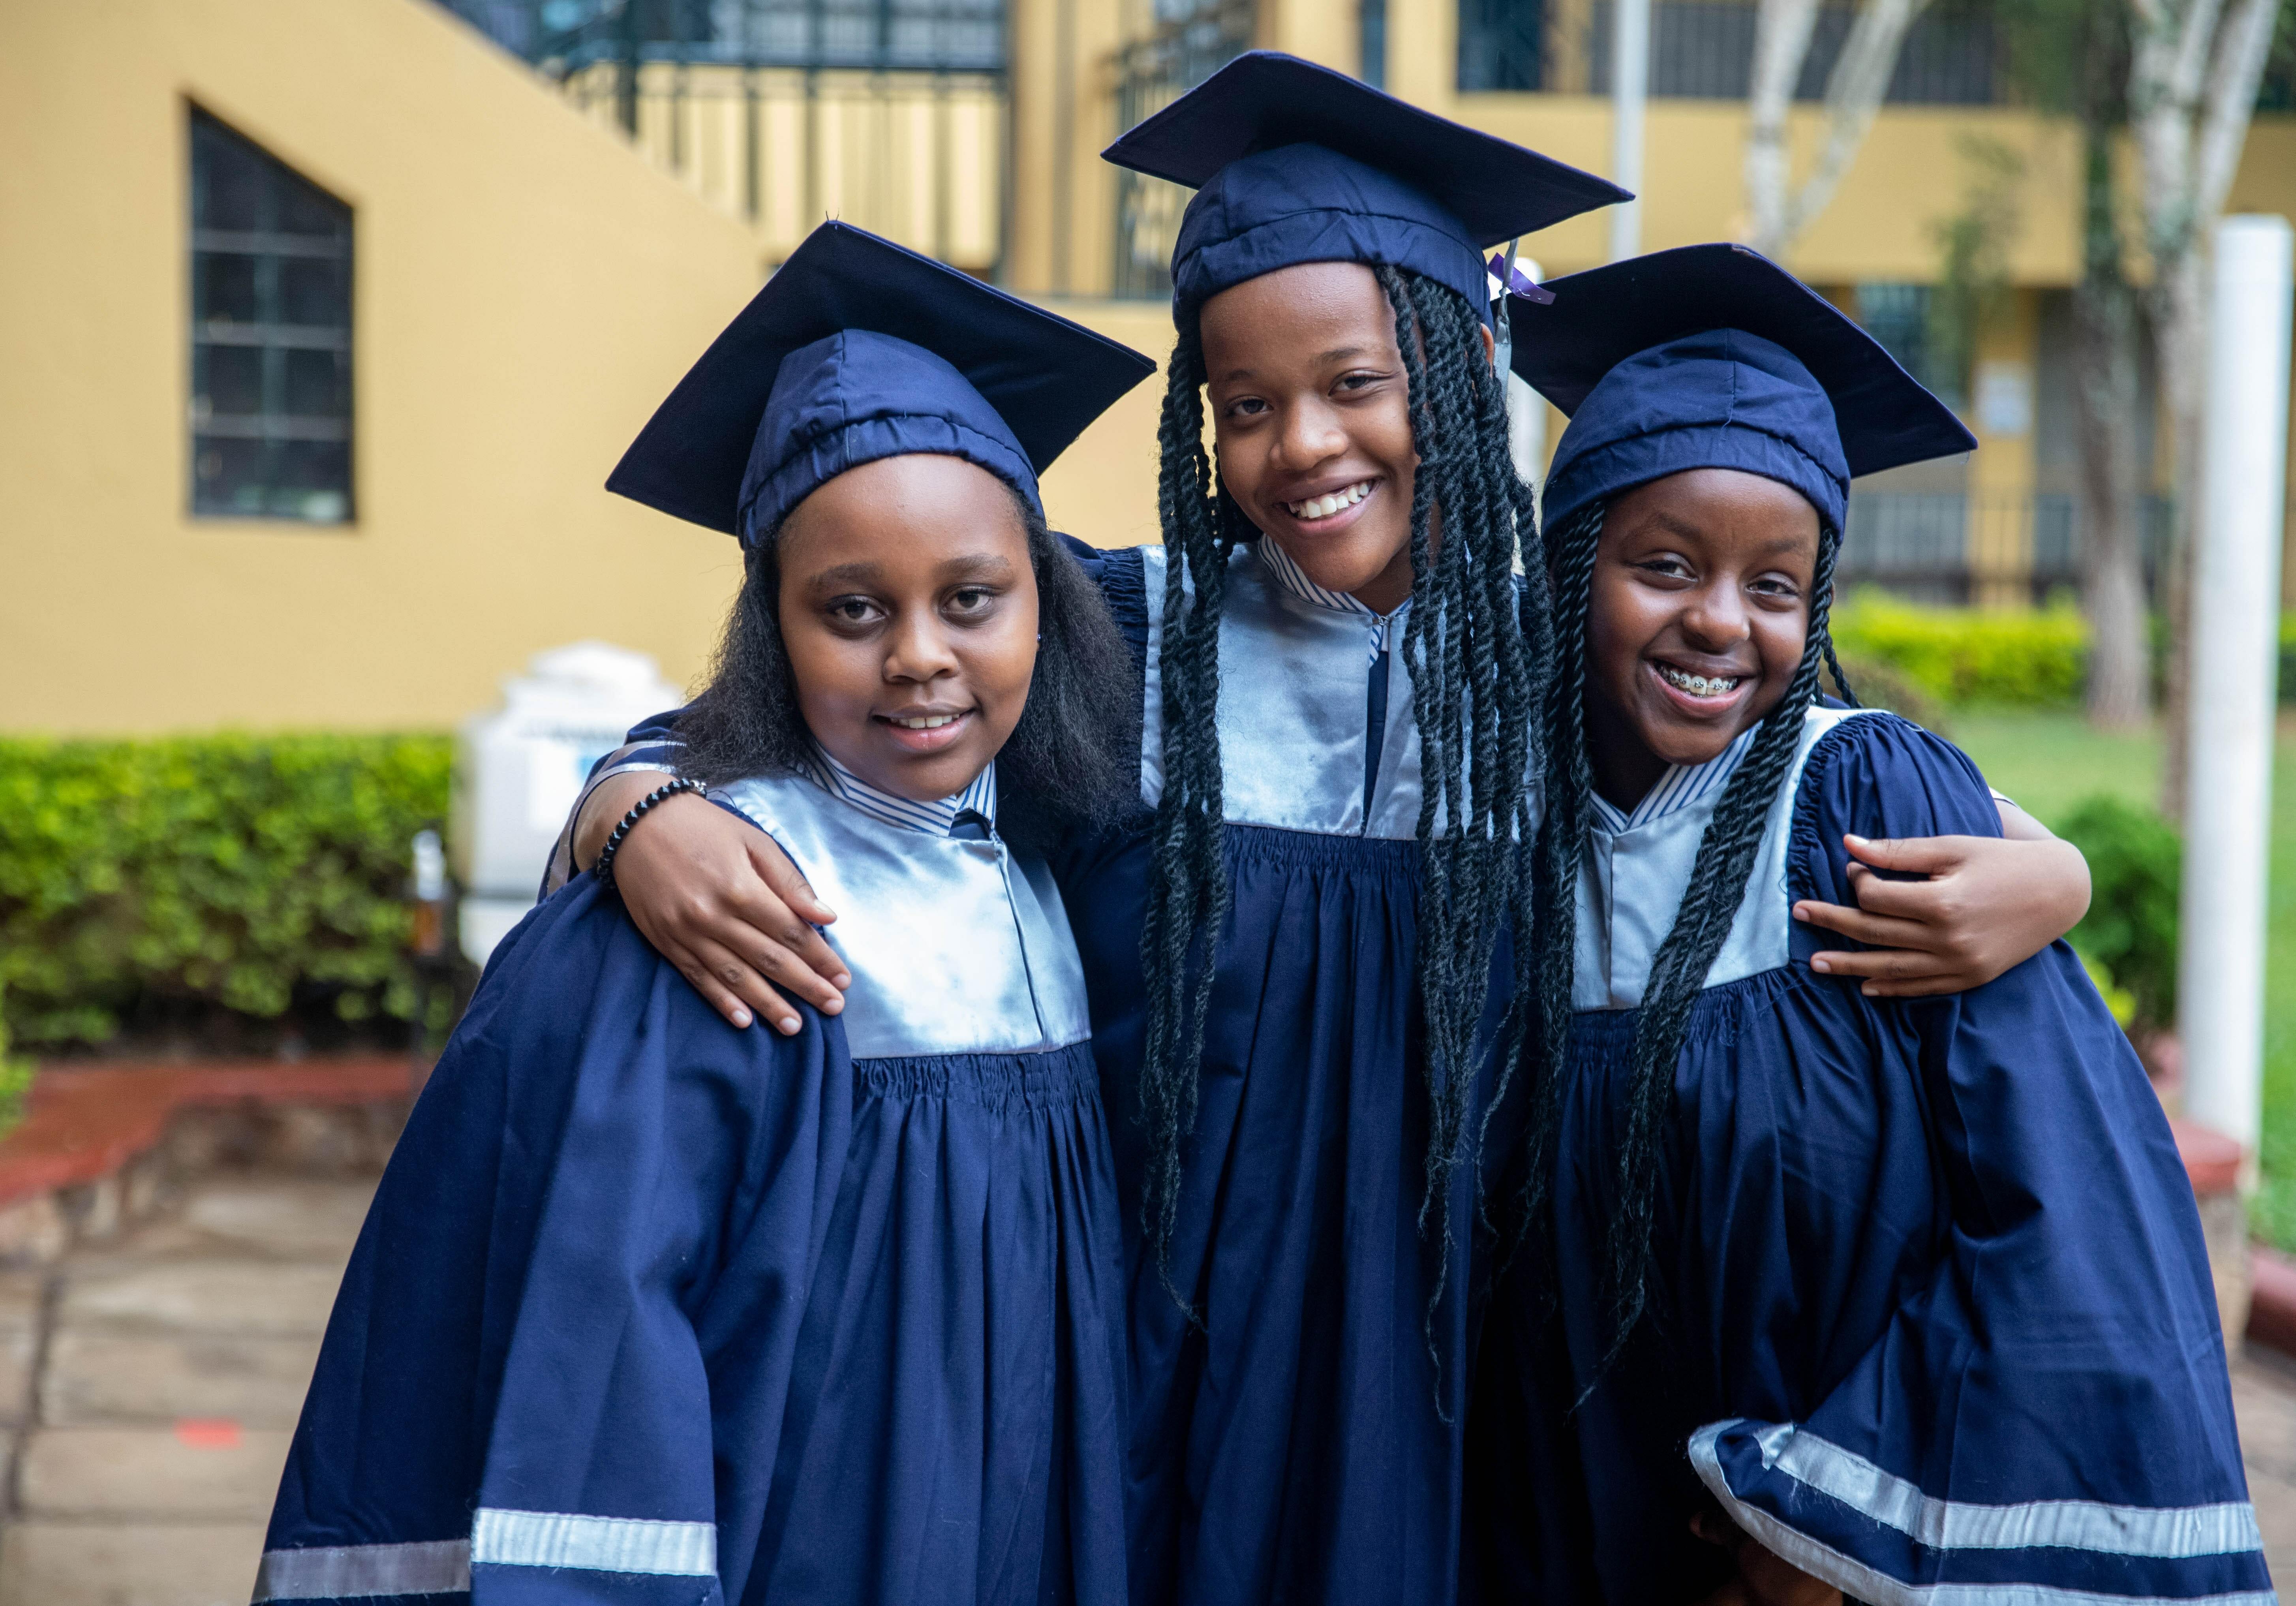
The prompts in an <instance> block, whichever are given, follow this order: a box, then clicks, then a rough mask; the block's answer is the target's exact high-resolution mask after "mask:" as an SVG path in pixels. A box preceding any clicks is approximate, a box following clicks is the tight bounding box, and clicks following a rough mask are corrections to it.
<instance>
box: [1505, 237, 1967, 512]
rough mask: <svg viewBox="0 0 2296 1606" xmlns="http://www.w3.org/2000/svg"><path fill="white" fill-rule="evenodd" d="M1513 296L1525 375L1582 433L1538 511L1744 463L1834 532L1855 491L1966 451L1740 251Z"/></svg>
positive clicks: (1570, 436) (1571, 435)
mask: <svg viewBox="0 0 2296 1606" xmlns="http://www.w3.org/2000/svg"><path fill="white" fill-rule="evenodd" d="M1545 288H1546V291H1548V292H1550V293H1551V295H1552V297H1553V299H1552V300H1551V301H1548V302H1546V303H1544V304H1539V303H1535V302H1533V301H1531V300H1529V299H1527V298H1525V297H1521V296H1516V297H1514V298H1513V299H1512V303H1511V307H1510V313H1511V315H1512V319H1513V330H1514V353H1513V364H1514V371H1515V372H1516V373H1519V374H1521V376H1522V378H1523V379H1524V380H1525V381H1528V382H1529V384H1530V385H1531V387H1532V388H1533V389H1536V390H1538V392H1539V393H1540V394H1541V395H1542V396H1545V397H1546V398H1547V399H1548V400H1549V401H1551V402H1553V403H1554V405H1555V406H1557V407H1558V408H1560V409H1561V410H1562V413H1563V414H1565V415H1566V416H1568V417H1569V418H1570V428H1569V429H1567V430H1564V431H1563V432H1562V440H1561V441H1560V442H1558V443H1557V444H1556V447H1555V452H1554V464H1553V466H1552V468H1551V469H1550V470H1549V471H1548V474H1547V480H1546V492H1545V496H1544V497H1543V501H1542V512H1543V514H1544V516H1545V518H1546V522H1547V523H1548V524H1549V525H1550V526H1556V527H1559V526H1560V524H1561V523H1562V521H1563V520H1567V519H1569V518H1570V515H1571V514H1573V513H1575V512H1578V511H1579V509H1581V508H1583V507H1586V506H1587V505H1588V504H1590V503H1594V502H1597V501H1603V500H1607V499H1609V498H1610V497H1611V496H1617V495H1618V494H1619V493H1620V492H1621V491H1625V490H1628V489H1630V488H1633V487H1635V486H1636V485H1641V484H1645V483H1647V482H1648V481H1650V480H1652V479H1661V478H1662V477H1664V476H1665V475H1668V474H1674V473H1680V472H1682V471H1685V470H1688V469H1694V468H1735V469H1743V470H1745V471H1749V472H1751V473H1759V474H1763V475H1766V476H1767V477H1768V478H1770V479H1777V480H1781V481H1783V482H1784V483H1785V484H1788V485H1791V486H1792V487H1793V488H1795V489H1797V490H1799V491H1800V492H1801V493H1802V494H1803V495H1804V496H1808V498H1809V499H1810V501H1811V502H1812V503H1813V504H1816V507H1817V509H1818V511H1819V512H1821V513H1822V514H1824V515H1825V517H1826V518H1827V520H1829V521H1830V522H1831V524H1832V525H1833V529H1836V530H1839V529H1841V520H1842V517H1843V514H1844V512H1845V510H1846V506H1847V502H1848V497H1849V480H1850V479H1852V478H1854V477H1855V476H1857V475H1860V474H1872V473H1876V472H1879V471H1881V470H1882V469H1890V468H1897V467H1899V466H1901V465H1903V464H1905V463H1920V462H1923V461H1925V460H1927V459H1929V458H1932V457H1944V456H1949V455H1953V454H1956V453H1959V452H1966V451H1969V450H1971V449H1972V448H1973V447H1975V446H1976V445H1977V440H1976V438H1975V437H1974V436H1972V435H1971V434H1970V432H1969V430H1967V429H1966V428H1964V426H1963V424H1962V422H1961V421H1960V420H1959V419H1957V418H1956V417H1955V416H1954V414H1953V410H1952V409H1951V408H1949V407H1948V406H1946V405H1945V404H1944V403H1943V402H1941V401H1939V399H1938V398H1937V397H1934V396H1932V395H1931V394H1930V392H1929V391H1928V390H1926V389H1923V387H1922V385H1921V384H1920V383H1919V382H1918V381H1915V379H1914V377H1913V376H1912V375H1911V374H1909V373H1907V372H1906V371H1905V369H1903V368H1902V367H1900V366H1898V362H1897V359H1896V358H1894V357H1892V356H1890V354H1889V352H1888V351H1887V350H1885V349H1884V348H1882V344H1881V342H1880V341H1878V340H1874V337H1873V336H1872V335H1870V334H1867V333H1866V332H1865V331H1864V330H1863V329H1860V328H1859V327H1858V326H1857V324H1856V323H1855V322H1854V321H1852V320H1851V319H1850V318H1849V316H1848V315H1846V314H1845V313H1843V312H1842V311H1841V308H1840V307H1836V306H1834V305H1833V302H1831V301H1829V300H1827V299H1825V297H1823V296H1821V295H1819V294H1818V293H1817V292H1816V291H1813V290H1811V289H1810V288H1809V287H1808V285H1806V284H1804V283H1802V282H1801V281H1800V280H1799V279H1797V278H1795V277H1794V276H1793V275H1792V274H1790V273H1788V272H1786V270H1785V269H1784V268H1783V267H1780V266H1778V265H1777V264H1776V263H1775V262H1772V261H1771V260H1770V259H1769V258H1767V257H1764V256H1762V255H1761V254H1760V253H1759V252H1756V251H1752V250H1747V249H1746V248H1745V247H1744V246H1742V245H1727V244H1721V245H1689V246H1684V247H1681V248H1680V249H1678V250H1668V251H1655V252H1652V254H1651V255H1649V256H1646V257H1636V258H1630V259H1628V260H1627V261H1624V262H1614V263H1611V265H1610V266H1606V267H1597V268H1590V269H1588V270H1587V272H1585V273H1581V274H1570V276H1568V277H1567V278H1562V279H1552V280H1549V281H1548V282H1547V283H1546V286H1545Z"/></svg>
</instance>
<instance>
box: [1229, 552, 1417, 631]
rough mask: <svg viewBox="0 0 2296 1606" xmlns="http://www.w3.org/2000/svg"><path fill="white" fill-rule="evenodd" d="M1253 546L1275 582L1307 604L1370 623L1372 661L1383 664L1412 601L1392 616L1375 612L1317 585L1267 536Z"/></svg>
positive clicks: (1366, 606)
mask: <svg viewBox="0 0 2296 1606" xmlns="http://www.w3.org/2000/svg"><path fill="white" fill-rule="evenodd" d="M1251 545H1252V550H1253V551H1254V552H1257V553H1259V561H1261V562H1262V563H1264V564H1266V565H1267V572H1268V573H1269V574H1271V575H1273V576H1274V577H1275V583H1276V584H1277V585H1278V586H1283V589H1284V590H1286V591H1288V592H1290V593H1291V594H1292V595H1293V596H1296V597H1299V598H1300V599H1301V600H1302V601H1304V602H1313V603H1315V604H1316V607H1318V608H1329V609H1331V610H1333V611H1335V612H1338V613H1354V614H1360V615H1361V616H1362V617H1363V618H1364V619H1365V620H1367V621H1369V623H1370V627H1371V661H1372V662H1373V663H1377V662H1378V661H1379V655H1380V654H1381V653H1382V652H1384V651H1387V648H1388V643H1389V641H1390V638H1391V637H1392V635H1393V633H1394V631H1395V629H1396V627H1398V626H1399V625H1400V624H1401V623H1402V622H1403V613H1404V610H1405V609H1406V608H1408V607H1410V606H1411V599H1410V598H1408V597H1406V598H1405V599H1404V600H1403V601H1402V602H1400V603H1398V605H1397V606H1396V609H1395V611H1394V612H1392V613H1374V612H1373V611H1372V610H1371V608H1370V607H1369V605H1368V604H1366V603H1364V602H1358V601H1357V600H1356V599H1355V598H1354V597H1351V596H1349V594H1347V593H1346V592H1344V591H1330V590H1326V589H1325V588H1324V587H1323V586H1318V585H1316V582H1315V581H1313V580H1311V579H1309V578H1308V573H1307V570H1305V569H1301V568H1300V565H1299V564H1297V563H1295V562H1293V561H1292V554H1291V553H1287V552H1285V551H1284V550H1283V548H1282V547H1280V546H1278V545H1276V544H1275V542H1274V541H1272V540H1270V539H1269V538H1268V537H1266V536H1262V537H1259V540H1257V541H1255V542H1253V543H1252V544H1251Z"/></svg>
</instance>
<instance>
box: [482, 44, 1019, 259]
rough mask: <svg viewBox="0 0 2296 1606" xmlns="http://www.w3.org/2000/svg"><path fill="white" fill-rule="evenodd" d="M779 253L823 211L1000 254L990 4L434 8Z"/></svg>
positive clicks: (1001, 53) (997, 101)
mask: <svg viewBox="0 0 2296 1606" xmlns="http://www.w3.org/2000/svg"><path fill="white" fill-rule="evenodd" d="M447 3H448V4H451V5H452V7H453V8H454V9H455V11H457V12H460V13H462V14H463V15H464V16H465V17H466V18H468V19H469V20H471V22H472V23H474V24H475V25H476V26H478V27H480V28H482V29H485V30H486V31H487V32H488V34H490V35H491V36H492V37H495V38H496V40H498V41H499V42H501V43H502V44H503V45H505V46H506V47H508V48H510V49H512V50H515V51H517V52H518V53H520V54H521V55H523V56H525V57H526V58H527V59H528V60H529V61H531V62H532V63H533V65H534V66H535V67H536V68H537V70H540V71H542V72H543V73H545V75H547V76H548V77H550V78H553V79H556V80H557V81H558V82H559V83H560V85H561V86H562V87H563V88H564V90H565V92H566V94H567V95H568V97H569V98H570V99H571V100H572V101H573V102H574V103H575V104H576V105H577V106H578V107H580V108H582V110H584V111H586V112H587V113H588V114H589V115H591V116H592V117H594V118H595V119H598V120H599V121H600V122H603V123H605V124H607V125H609V126H611V127H619V129H621V130H622V132H623V133H624V134H626V135H627V136H628V137H629V138H630V139H631V140H632V141H633V142H634V143H635V144H636V145H637V147H638V149H639V150H640V151H642V152H644V153H645V154H646V155H647V156H648V157H650V158H651V159H652V160H653V161H654V162H656V163H657V164H658V165H660V167H662V168H665V169H667V170H668V171H669V172H671V173H673V174H675V175H676V176H678V177H679V178H680V179H682V180H683V181H684V182H685V184H688V185H689V186H691V187H692V188H693V190H694V191H695V192H696V193H698V194H700V195H701V196H702V197H703V198H705V199H706V200H708V201H710V202H712V203H713V204H715V205H717V206H718V207H720V208H722V209H725V210H726V211H727V212H729V213H731V214H733V215H734V216H735V217H742V218H743V219H745V220H747V221H748V222H750V224H752V225H754V226H755V227H756V228H757V230H758V233H759V234H760V235H762V236H763V242H764V245H765V248H766V252H767V255H768V256H769V257H773V258H779V257H783V256H786V255H787V254H788V253H789V252H790V251H791V250H795V249H796V248H797V245H798V242H799V241H801V240H803V239H804V238H805V236H806V234H808V232H809V231H810V230H811V229H812V228H813V226H814V225H816V224H817V223H819V222H820V221H821V220H822V219H823V218H824V217H841V218H844V219H845V220H847V221H849V222H851V223H855V224H858V225H860V226H861V227H863V228H866V229H870V230H873V231H874V232H876V233H878V234H884V235H887V236H889V237H890V238H892V239H895V240H898V241H899V242H902V243H903V244H905V245H907V246H909V247H911V248H913V249H914V250H921V251H924V252H927V253H929V254H931V255H932V256H935V257H938V258H940V259H942V260H943V261H946V262H948V263H951V264H953V265H955V266H959V267H963V268H965V269H967V270H969V271H972V272H975V273H980V274H994V273H995V272H996V269H997V267H998V266H999V264H1000V263H1001V261H1002V259H1003V257H1004V250H1005V192H1006V188H1007V185H1006V169H1007V165H1008V158H1007V152H1006V139H1007V134H1006V123H1007V114H1006V107H1007V96H1006V90H1005V4H1004V0H447Z"/></svg>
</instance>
